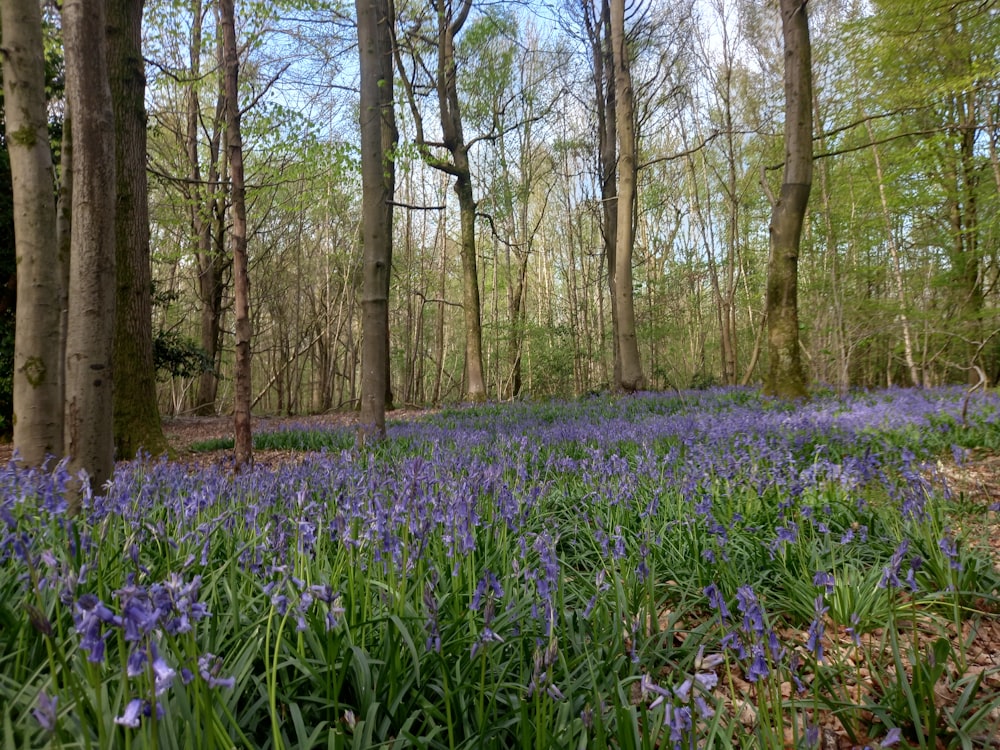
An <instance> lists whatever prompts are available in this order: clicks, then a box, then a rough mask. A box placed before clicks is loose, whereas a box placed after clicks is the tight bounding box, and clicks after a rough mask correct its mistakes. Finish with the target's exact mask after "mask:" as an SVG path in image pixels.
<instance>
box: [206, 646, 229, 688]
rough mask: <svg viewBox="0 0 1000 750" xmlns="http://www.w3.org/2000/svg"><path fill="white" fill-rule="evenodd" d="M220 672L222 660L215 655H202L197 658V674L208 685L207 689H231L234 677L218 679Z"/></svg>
mask: <svg viewBox="0 0 1000 750" xmlns="http://www.w3.org/2000/svg"><path fill="white" fill-rule="evenodd" d="M221 671H222V659H221V658H219V657H218V656H216V655H215V654H209V653H206V654H202V655H201V656H199V657H198V674H200V675H201V679H203V680H204V681H205V682H207V683H208V686H209V687H212V688H215V687H226V688H233V687H235V685H236V678H235V677H219V672H221Z"/></svg>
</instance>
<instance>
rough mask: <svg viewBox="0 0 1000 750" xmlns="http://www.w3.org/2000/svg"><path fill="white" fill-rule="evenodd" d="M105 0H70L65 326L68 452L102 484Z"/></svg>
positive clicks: (109, 133)
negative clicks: (70, 167)
mask: <svg viewBox="0 0 1000 750" xmlns="http://www.w3.org/2000/svg"><path fill="white" fill-rule="evenodd" d="M105 18H106V16H105V4H104V2H103V0H89V1H88V2H84V0H66V2H65V3H64V5H63V40H64V47H65V53H66V97H67V100H68V102H69V108H70V111H71V112H72V113H73V143H74V149H73V214H72V227H71V230H70V232H71V239H70V254H71V257H70V279H69V320H68V324H67V331H66V411H65V437H64V440H65V452H66V454H67V455H68V456H70V457H71V463H70V467H71V470H74V471H75V470H77V469H81V468H82V469H86V471H87V472H88V474H89V475H90V483H91V488H92V489H94V490H95V491H96V490H98V489H99V488H100V487H101V486H102V485H103V484H104V483H105V482H106V481H107V480H108V479H109V478H110V477H111V474H112V472H113V470H114V426H113V423H112V380H113V367H112V351H113V343H114V324H115V193H114V191H113V190H111V189H109V186H111V185H115V184H117V183H116V181H115V142H114V134H115V131H114V126H115V123H114V114H113V112H112V106H111V89H110V87H109V85H108V69H107V58H106V56H105V50H106V38H105V30H106V23H105Z"/></svg>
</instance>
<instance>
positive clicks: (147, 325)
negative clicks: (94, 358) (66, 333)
mask: <svg viewBox="0 0 1000 750" xmlns="http://www.w3.org/2000/svg"><path fill="white" fill-rule="evenodd" d="M144 5H145V0H108V73H109V75H110V79H111V95H112V103H113V107H114V114H115V167H116V169H115V171H116V174H117V179H118V182H117V204H116V209H115V223H116V231H115V252H116V255H117V259H116V263H115V270H116V273H117V289H116V293H115V313H116V321H115V349H114V369H115V373H116V377H115V387H114V424H115V449H116V450H117V453H118V456H119V457H120V458H126V459H127V458H131V457H133V456H134V455H135V454H136V452H137V451H139V450H140V449H143V450H145V451H147V452H149V453H150V454H152V455H158V454H160V453H163V452H164V451H166V450H167V441H166V438H165V437H164V435H163V427H162V425H161V423H160V412H159V408H158V406H157V403H156V372H155V370H154V368H153V327H152V291H151V290H152V281H151V275H152V272H151V270H150V259H149V206H148V192H147V185H146V107H145V92H146V75H145V70H144V67H145V66H144V63H143V59H142V49H141V44H142V9H143V6H144Z"/></svg>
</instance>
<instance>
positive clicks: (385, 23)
mask: <svg viewBox="0 0 1000 750" xmlns="http://www.w3.org/2000/svg"><path fill="white" fill-rule="evenodd" d="M355 4H356V7H357V12H358V54H359V56H360V64H361V108H360V120H361V123H360V124H361V191H362V198H361V200H362V212H363V214H362V220H361V244H362V248H363V253H364V262H363V267H362V282H361V283H362V295H361V306H362V325H361V331H362V349H361V435H362V437H363V438H364V437H375V438H383V437H385V409H386V400H387V396H388V393H389V378H388V376H389V276H390V273H391V270H392V199H393V192H394V188H395V181H396V176H395V175H396V173H395V165H394V163H393V159H394V158H395V154H394V153H393V151H394V150H395V146H396V141H397V139H398V134H397V131H396V118H395V114H394V112H393V95H392V92H393V85H392V79H393V60H392V37H393V34H392V29H391V26H390V24H392V23H393V21H394V19H393V15H392V11H391V4H390V2H389V0H356V3H355Z"/></svg>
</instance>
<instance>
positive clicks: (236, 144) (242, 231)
mask: <svg viewBox="0 0 1000 750" xmlns="http://www.w3.org/2000/svg"><path fill="white" fill-rule="evenodd" d="M219 18H220V21H221V24H222V48H223V60H224V61H225V76H224V78H225V91H226V110H225V111H226V117H225V120H226V145H227V148H228V151H229V177H230V180H231V183H230V185H231V191H232V193H231V200H232V209H233V228H232V233H231V237H232V246H233V292H234V295H233V296H234V306H235V308H236V310H235V312H236V363H235V367H234V372H233V380H234V381H235V382H234V392H233V423H234V424H233V431H234V436H235V449H234V459H235V463H236V469H237V470H240V469H243V468H249V467H251V466H252V465H253V435H252V433H251V428H250V403H251V401H252V400H253V391H252V384H251V381H250V374H251V373H250V336H251V330H250V280H249V276H248V274H247V207H246V187H245V185H244V180H243V136H242V134H241V132H240V103H239V54H238V49H237V47H236V9H235V7H234V0H219Z"/></svg>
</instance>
